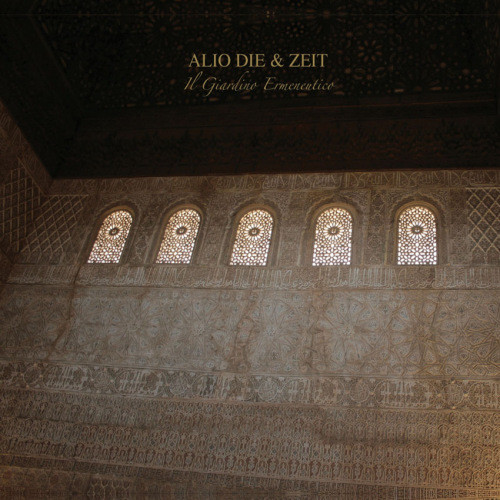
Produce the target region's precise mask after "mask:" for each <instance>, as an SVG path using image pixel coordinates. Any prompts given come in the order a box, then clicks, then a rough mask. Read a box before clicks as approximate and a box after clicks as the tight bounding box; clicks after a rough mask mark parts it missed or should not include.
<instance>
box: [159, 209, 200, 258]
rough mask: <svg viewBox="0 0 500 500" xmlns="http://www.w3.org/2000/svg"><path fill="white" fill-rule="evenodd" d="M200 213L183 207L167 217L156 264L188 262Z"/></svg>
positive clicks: (198, 225)
mask: <svg viewBox="0 0 500 500" xmlns="http://www.w3.org/2000/svg"><path fill="white" fill-rule="evenodd" d="M200 221H201V217H200V214H199V213H198V212H197V211H196V210H193V209H192V208H183V209H181V210H178V211H177V212H175V213H174V214H173V215H172V216H171V217H170V219H168V222H167V226H166V227H165V232H164V234H163V240H162V242H161V246H160V250H159V251H158V256H157V257H156V262H157V264H189V263H190V262H191V258H192V256H193V249H194V244H195V241H196V236H197V235H198V229H199V227H200Z"/></svg>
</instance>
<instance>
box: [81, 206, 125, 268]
mask: <svg viewBox="0 0 500 500" xmlns="http://www.w3.org/2000/svg"><path fill="white" fill-rule="evenodd" d="M131 226H132V215H131V214H130V212H128V211H127V210H117V211H116V212H113V213H111V214H109V215H108V216H107V217H106V218H105V219H104V221H103V223H102V225H101V228H100V229H99V233H98V234H97V238H96V240H95V242H94V246H93V247H92V252H90V257H89V260H88V261H87V262H89V263H91V264H94V263H100V264H116V263H118V262H119V261H120V257H121V256H122V252H123V247H124V246H125V242H126V241H127V237H128V233H129V232H130V227H131Z"/></svg>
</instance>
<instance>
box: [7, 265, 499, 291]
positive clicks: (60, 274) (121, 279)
mask: <svg viewBox="0 0 500 500" xmlns="http://www.w3.org/2000/svg"><path fill="white" fill-rule="evenodd" d="M75 278H76V283H77V284H79V285H84V286H101V285H112V286H140V287H143V286H151V287H158V286H165V287H170V288H205V289H235V290H246V289H262V290H322V289H329V288H347V289H350V288H356V289H359V288H361V289H449V290H450V289H471V290H474V289H492V290H494V289H498V288H500V268H498V267H466V266H432V267H431V266H422V267H419V266H418V267H417V266H410V267H405V266H404V267H401V266H332V267H329V266H325V267H314V268H312V267H311V268H259V267H246V266H244V267H236V266H235V267H227V266H219V267H208V266H206V267H205V266H183V265H179V266H176V265H161V264H160V265H152V266H118V265H103V264H87V265H84V266H56V265H54V266H50V265H37V266H33V265H16V266H14V268H13V270H12V272H11V274H10V277H9V283H11V284H71V283H73V282H74V281H75Z"/></svg>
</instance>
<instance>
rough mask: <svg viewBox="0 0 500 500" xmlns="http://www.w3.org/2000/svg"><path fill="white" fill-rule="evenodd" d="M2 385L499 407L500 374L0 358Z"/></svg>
mask: <svg viewBox="0 0 500 500" xmlns="http://www.w3.org/2000/svg"><path fill="white" fill-rule="evenodd" d="M0 387H1V388H3V389H11V388H13V389H16V388H29V389H36V390H44V391H46V390H49V391H63V392H65V391H70V392H78V393H83V394H108V395H113V394H114V395H122V396H131V397H132V396H133V397H146V398H189V399H200V398H201V399H206V400H214V401H245V402H255V403H262V402H266V403H280V404H282V403H288V404H293V405H296V404H305V405H313V406H316V405H321V406H322V407H339V408H386V409H404V410H418V409H426V410H449V409H452V410H455V409H462V410H463V409H476V410H498V409H499V408H500V403H499V402H500V382H499V381H495V380H479V379H475V380H461V379H455V378H446V379H441V378H375V377H335V376H333V377H324V376H278V375H247V374H238V373H228V372H226V373H202V372H194V371H180V370H161V369H147V368H144V369H142V368H120V367H110V366H102V365H84V364H75V365H68V364H59V363H55V362H54V363H52V362H51V363H48V362H40V363H38V362H32V363H30V362H21V361H7V360H1V361H0Z"/></svg>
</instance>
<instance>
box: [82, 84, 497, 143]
mask: <svg viewBox="0 0 500 500" xmlns="http://www.w3.org/2000/svg"><path fill="white" fill-rule="evenodd" d="M495 114H496V100H495V96H494V95H493V94H492V93H491V92H490V93H483V94H475V95H474V94H467V95H464V94H457V95H447V96H446V99H443V96H436V95H434V96H433V95H428V96H420V97H417V98H415V97H414V96H405V97H386V98H371V99H364V100H361V101H359V100H358V101H357V102H356V103H352V102H349V101H348V100H346V101H345V102H344V103H342V102H337V103H336V104H329V103H328V101H325V100H324V99H323V100H314V99H301V100H300V101H297V100H293V101H291V102H290V101H288V102H287V101H283V100H277V101H265V102H257V101H254V102H248V103H241V102H236V103H231V104H218V105H200V106H192V107H177V108H167V107H163V108H161V107H151V108H125V109H115V110H103V111H98V112H92V113H88V114H87V116H86V117H85V118H84V119H83V120H82V123H81V126H80V128H79V131H78V134H77V138H82V137H88V136H101V135H106V134H111V133H116V134H120V133H125V134H131V133H132V134H134V133H136V134H143V133H154V132H157V131H163V132H167V131H170V132H171V133H172V134H174V135H178V134H179V133H184V132H188V131H193V130H202V129H213V130H214V129H227V128H228V127H242V128H250V127H257V128H265V127H270V126H282V125H289V124H292V123H293V124H304V123H305V124H317V125H322V124H328V123H329V122H331V121H332V120H335V121H340V122H342V121H359V120H393V119H410V120H411V119H422V118H447V117H467V116H494V115H495Z"/></svg>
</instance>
